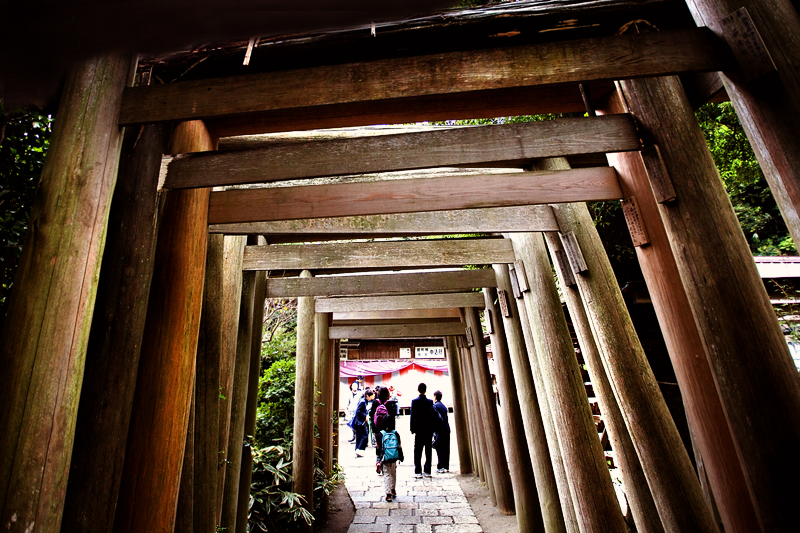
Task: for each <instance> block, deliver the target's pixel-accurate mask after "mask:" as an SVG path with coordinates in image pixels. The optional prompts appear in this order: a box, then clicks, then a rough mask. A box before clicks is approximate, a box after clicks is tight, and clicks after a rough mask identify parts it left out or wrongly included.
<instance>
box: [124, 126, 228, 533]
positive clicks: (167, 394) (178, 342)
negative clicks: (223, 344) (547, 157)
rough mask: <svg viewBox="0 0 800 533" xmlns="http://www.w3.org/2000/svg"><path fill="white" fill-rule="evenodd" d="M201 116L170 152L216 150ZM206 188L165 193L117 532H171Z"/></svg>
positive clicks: (199, 292)
mask: <svg viewBox="0 0 800 533" xmlns="http://www.w3.org/2000/svg"><path fill="white" fill-rule="evenodd" d="M215 145H216V139H214V137H213V136H212V135H211V133H209V131H208V130H207V129H206V127H205V125H204V124H203V122H202V121H191V122H183V123H181V124H178V126H177V127H176V128H175V131H174V133H173V137H172V152H173V153H186V152H200V151H204V150H212V149H214V147H215ZM209 193H210V190H209V189H189V190H181V191H169V192H168V193H167V194H166V198H165V203H164V210H163V216H162V220H161V222H160V224H159V235H158V242H157V244H156V255H155V268H154V272H153V280H152V283H151V288H150V300H149V303H148V308H147V320H146V323H145V334H144V341H143V343H142V355H141V358H140V361H139V375H138V378H137V382H136V394H135V396H134V402H133V411H132V414H131V424H130V430H129V438H128V447H127V450H126V453H125V467H124V469H123V473H122V482H121V485H120V493H119V500H118V503H117V513H116V516H115V521H114V531H115V532H117V533H123V532H139V531H140V532H145V531H172V529H173V528H174V525H175V512H176V506H177V498H178V486H179V484H180V473H181V465H182V462H183V452H184V446H185V445H186V431H187V427H188V421H189V406H190V403H191V402H190V400H191V393H192V386H193V385H194V375H195V356H196V354H197V344H198V333H199V329H200V311H201V307H202V302H203V280H204V278H205V267H206V250H207V239H208V198H209Z"/></svg>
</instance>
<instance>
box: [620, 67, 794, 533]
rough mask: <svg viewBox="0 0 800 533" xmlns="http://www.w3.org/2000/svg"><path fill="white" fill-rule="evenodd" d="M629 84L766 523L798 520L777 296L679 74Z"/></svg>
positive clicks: (788, 373) (774, 526)
mask: <svg viewBox="0 0 800 533" xmlns="http://www.w3.org/2000/svg"><path fill="white" fill-rule="evenodd" d="M620 87H621V89H622V92H623V95H624V97H625V100H626V102H627V104H628V106H629V107H630V109H631V110H632V111H633V112H634V113H636V115H637V118H638V120H639V124H640V129H641V131H642V134H643V136H644V138H645V141H646V142H655V143H657V144H658V145H659V148H660V150H661V155H662V158H663V164H664V168H665V169H666V172H667V173H668V174H669V179H670V181H671V184H672V187H673V189H674V193H675V197H676V201H674V202H667V203H664V204H661V205H660V207H659V211H660V214H661V218H662V220H663V221H664V227H665V230H666V234H667V238H668V240H669V243H670V246H671V248H672V252H673V254H674V257H675V262H676V265H677V270H678V272H679V274H680V279H681V281H682V283H683V287H684V289H685V291H686V296H687V298H688V301H689V306H690V308H691V309H692V314H693V316H694V320H695V322H696V324H697V327H698V331H699V334H700V338H701V341H702V343H703V346H704V348H705V352H706V355H707V357H708V359H709V361H710V364H711V368H712V370H713V374H714V377H715V380H716V385H717V390H718V392H719V394H720V397H721V398H722V405H723V408H724V410H725V413H726V416H727V420H728V424H729V426H730V428H731V433H732V434H733V436H734V444H735V447H736V451H737V453H738V456H739V462H740V464H741V465H742V468H743V470H744V475H745V480H746V482H747V484H748V488H749V491H750V496H751V499H752V501H753V503H754V506H755V509H756V515H757V517H758V520H759V522H760V524H761V528H762V530H764V531H778V530H784V529H787V528H791V527H792V526H790V525H789V524H790V523H791V522H792V521H793V517H792V509H793V508H794V505H793V503H792V502H794V500H795V498H794V496H793V495H790V494H789V493H788V492H787V491H786V490H785V487H786V486H789V485H787V484H788V483H791V482H790V480H792V479H797V477H798V476H800V460H793V461H786V459H785V458H786V457H791V456H793V455H792V454H793V452H792V451H791V450H797V449H798V448H799V447H800V381H798V379H797V370H796V368H795V367H794V364H793V362H792V360H791V358H790V356H789V352H788V348H787V346H786V341H785V340H784V338H783V334H782V332H781V329H780V326H779V325H778V322H777V320H776V319H775V314H774V311H773V309H772V306H771V304H770V301H769V297H768V296H767V293H766V290H765V289H764V285H763V283H762V281H761V279H760V277H759V274H758V271H757V269H756V267H755V264H754V263H753V260H752V257H751V254H750V250H749V249H748V247H747V242H746V240H745V238H744V235H743V234H742V231H741V229H740V226H739V223H738V221H737V219H736V215H735V213H734V212H733V209H731V204H730V200H729V199H728V196H727V194H726V192H725V189H724V187H723V185H722V182H721V180H720V179H719V177H718V175H717V173H716V170H715V168H714V162H713V160H712V159H711V155H710V153H709V151H708V148H707V146H706V144H705V142H704V138H703V135H702V132H701V131H700V129H699V127H698V126H697V122H696V120H695V118H694V115H693V114H692V112H691V108H690V107H689V105H688V102H687V100H686V95H685V93H684V92H683V88H682V86H681V85H680V82H679V81H678V80H677V79H676V78H657V79H652V80H647V81H646V82H645V81H642V82H636V83H632V82H624V83H621V84H620ZM795 155H797V154H795ZM753 354H758V357H754V356H753ZM712 453H713V452H712ZM720 453H724V450H721V451H720ZM704 456H705V454H704ZM766 472H769V473H770V474H769V475H766V474H765V473H766ZM709 473H710V472H709Z"/></svg>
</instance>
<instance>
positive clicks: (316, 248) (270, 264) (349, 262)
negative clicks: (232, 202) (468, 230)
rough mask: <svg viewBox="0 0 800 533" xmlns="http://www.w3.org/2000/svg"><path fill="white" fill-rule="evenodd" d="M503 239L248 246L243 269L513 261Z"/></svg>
mask: <svg viewBox="0 0 800 533" xmlns="http://www.w3.org/2000/svg"><path fill="white" fill-rule="evenodd" d="M514 261H515V257H514V250H513V249H512V247H511V243H508V242H505V240H503V239H474V240H440V241H432V240H420V241H396V242H364V243H351V242H348V243H338V244H317V245H308V246H302V245H287V246H248V247H247V248H245V252H244V264H243V265H242V268H243V269H244V270H297V269H330V268H339V269H342V268H344V269H346V268H400V267H415V266H416V267H425V266H461V265H486V264H490V263H513V262H514Z"/></svg>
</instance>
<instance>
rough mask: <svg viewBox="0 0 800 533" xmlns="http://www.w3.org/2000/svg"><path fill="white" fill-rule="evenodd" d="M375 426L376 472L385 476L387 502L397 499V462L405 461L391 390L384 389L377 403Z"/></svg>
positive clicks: (395, 404) (384, 484) (395, 405)
mask: <svg viewBox="0 0 800 533" xmlns="http://www.w3.org/2000/svg"><path fill="white" fill-rule="evenodd" d="M375 404H377V407H376V408H375V418H374V425H375V430H376V432H377V434H378V438H377V439H376V446H375V451H376V453H377V460H376V464H375V467H376V470H377V471H378V473H381V474H383V487H384V489H385V491H386V501H387V502H390V501H392V500H393V499H394V498H396V497H397V490H396V486H397V461H402V460H403V448H402V446H401V445H400V435H399V434H398V433H397V431H395V416H396V414H397V403H396V402H393V401H391V400H389V389H387V388H385V387H384V388H382V389H381V391H380V395H379V396H378V399H377V400H376V401H375Z"/></svg>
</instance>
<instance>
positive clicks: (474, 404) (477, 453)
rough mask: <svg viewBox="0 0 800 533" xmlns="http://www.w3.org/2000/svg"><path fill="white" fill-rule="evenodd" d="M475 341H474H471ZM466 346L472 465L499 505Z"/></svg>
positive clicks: (464, 317) (465, 360)
mask: <svg viewBox="0 0 800 533" xmlns="http://www.w3.org/2000/svg"><path fill="white" fill-rule="evenodd" d="M460 311H461V314H462V320H463V321H464V322H466V311H465V310H464V309H461V310H460ZM471 335H472V338H473V339H474V337H475V334H474V333H473V334H471ZM471 342H474V341H471ZM464 344H465V346H463V347H461V356H462V357H461V362H462V363H463V365H462V369H463V371H464V379H465V382H464V383H465V389H464V391H465V392H466V399H467V405H468V406H469V410H470V414H471V415H472V416H470V417H469V418H468V419H467V421H468V422H469V432H470V441H471V446H470V449H471V450H472V452H473V453H472V457H471V458H472V465H473V466H474V467H475V473H476V474H477V476H478V478H479V479H480V480H481V481H483V482H484V483H486V486H487V488H488V489H489V497H490V499H491V501H492V505H493V506H496V505H497V496H496V495H495V493H494V484H493V482H492V480H491V476H490V475H489V474H490V471H491V467H490V466H489V465H488V462H486V460H485V457H486V446H485V444H484V442H483V437H484V435H483V423H482V422H480V418H481V408H480V404H479V403H478V399H477V398H478V397H477V395H476V394H475V378H474V377H473V372H472V355H471V354H470V349H469V346H466V345H468V344H469V342H468V341H465V343H464Z"/></svg>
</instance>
